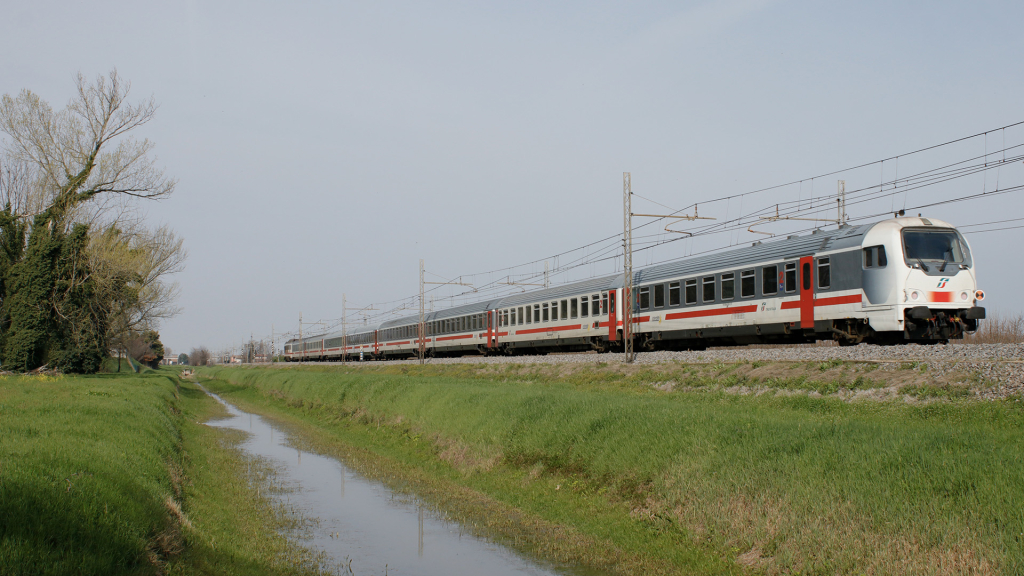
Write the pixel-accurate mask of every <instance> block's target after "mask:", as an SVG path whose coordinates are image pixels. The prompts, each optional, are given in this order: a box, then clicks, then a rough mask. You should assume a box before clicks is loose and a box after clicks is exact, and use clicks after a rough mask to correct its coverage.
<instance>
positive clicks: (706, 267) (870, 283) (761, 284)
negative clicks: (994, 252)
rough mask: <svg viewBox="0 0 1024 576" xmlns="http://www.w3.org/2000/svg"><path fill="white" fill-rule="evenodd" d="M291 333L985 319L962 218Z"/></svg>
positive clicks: (973, 326)
mask: <svg viewBox="0 0 1024 576" xmlns="http://www.w3.org/2000/svg"><path fill="white" fill-rule="evenodd" d="M624 284H625V282H624V277H623V275H622V274H618V275H609V276H603V277H599V278H593V279H589V280H584V281H580V282H574V283H568V284H563V285H559V286H555V287H550V288H543V289H536V290H529V291H525V292H523V293H519V294H515V295H512V296H505V297H502V298H494V299H490V300H482V301H479V302H475V303H471V304H465V305H461V306H457V307H452V308H449V309H446V310H438V311H432V312H429V313H427V314H426V315H425V318H424V320H423V326H422V330H421V327H420V317H419V315H418V314H417V315H410V316H406V317H403V318H397V319H392V320H387V321H385V322H381V323H379V324H376V325H369V326H358V327H350V328H346V330H343V331H336V332H331V333H326V334H318V335H314V336H309V337H305V338H301V339H300V338H296V339H291V340H289V341H288V342H287V343H286V344H285V346H284V354H283V356H284V358H285V359H286V360H288V361H335V360H360V359H362V360H368V359H372V360H387V359H403V358H412V357H418V356H419V354H420V353H421V350H420V348H421V344H422V348H423V350H422V353H423V354H424V355H425V356H427V357H446V356H463V355H518V354H549V353H560V352H586V351H594V352H599V353H600V352H616V351H621V350H623V349H624V347H625V342H624V339H623V318H624V314H623V312H624V306H625V303H626V302H627V301H630V302H631V305H632V310H631V312H632V330H631V332H632V334H631V338H632V339H633V342H632V343H633V349H634V350H637V351H655V350H700V349H705V348H707V347H709V346H737V345H750V344H795V343H810V342H816V341H820V340H832V341H836V342H837V343H838V344H839V345H842V346H849V345H856V344H859V343H862V342H864V343H874V344H882V345H896V344H905V343H921V344H926V343H946V342H948V341H949V340H952V339H960V338H963V337H964V335H965V334H968V333H971V332H974V331H975V330H977V329H978V326H979V323H980V321H982V320H983V319H984V318H985V308H984V307H982V306H980V305H979V303H980V302H981V301H982V300H984V299H985V293H984V291H983V290H980V289H979V288H978V286H977V277H976V270H975V265H974V257H973V255H972V253H971V249H970V246H969V245H968V243H967V240H966V239H965V238H964V237H963V234H961V233H960V232H959V231H958V230H957V229H956V227H954V226H953V225H951V224H949V223H947V222H944V221H941V220H937V219H934V218H924V217H920V216H918V217H894V218H890V219H885V220H881V221H878V222H874V223H869V224H863V225H856V226H855V225H849V224H844V225H841V226H838V227H837V228H836V229H833V230H824V229H815V230H813V231H812V232H810V233H808V234H804V235H794V236H788V237H786V238H780V239H773V240H766V241H759V242H754V243H752V245H750V246H744V247H742V248H733V249H730V250H728V251H723V252H719V253H714V254H710V255H702V256H695V257H689V258H683V259H679V260H675V261H671V262H668V263H664V264H659V265H654V266H648V267H644V268H640V269H637V270H634V272H633V288H632V291H633V294H632V297H630V295H628V294H624V292H625V289H624Z"/></svg>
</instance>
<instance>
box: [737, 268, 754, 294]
mask: <svg viewBox="0 0 1024 576" xmlns="http://www.w3.org/2000/svg"><path fill="white" fill-rule="evenodd" d="M740 296H742V297H743V298H752V297H753V296H754V271H753V270H744V271H743V272H742V273H740Z"/></svg>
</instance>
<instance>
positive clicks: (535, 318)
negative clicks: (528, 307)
mask: <svg viewBox="0 0 1024 576" xmlns="http://www.w3.org/2000/svg"><path fill="white" fill-rule="evenodd" d="M533 321H534V322H540V304H534V305H533Z"/></svg>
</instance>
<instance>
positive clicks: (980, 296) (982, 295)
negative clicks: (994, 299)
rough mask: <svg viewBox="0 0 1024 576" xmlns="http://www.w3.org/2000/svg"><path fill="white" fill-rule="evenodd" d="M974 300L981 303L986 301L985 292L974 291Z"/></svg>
mask: <svg viewBox="0 0 1024 576" xmlns="http://www.w3.org/2000/svg"><path fill="white" fill-rule="evenodd" d="M974 299H975V300H977V301H978V302H981V301H982V300H984V299H985V291H984V290H975V291H974Z"/></svg>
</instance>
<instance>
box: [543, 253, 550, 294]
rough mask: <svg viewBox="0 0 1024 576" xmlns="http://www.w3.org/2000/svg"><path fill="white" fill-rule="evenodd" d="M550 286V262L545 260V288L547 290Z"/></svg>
mask: <svg viewBox="0 0 1024 576" xmlns="http://www.w3.org/2000/svg"><path fill="white" fill-rule="evenodd" d="M548 286H550V283H549V282H548V261H547V260H545V261H544V287H545V288H547V287H548Z"/></svg>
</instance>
